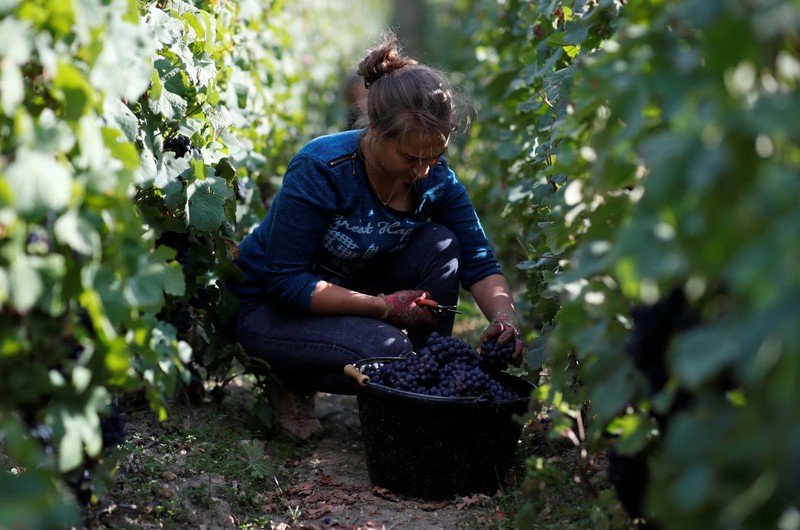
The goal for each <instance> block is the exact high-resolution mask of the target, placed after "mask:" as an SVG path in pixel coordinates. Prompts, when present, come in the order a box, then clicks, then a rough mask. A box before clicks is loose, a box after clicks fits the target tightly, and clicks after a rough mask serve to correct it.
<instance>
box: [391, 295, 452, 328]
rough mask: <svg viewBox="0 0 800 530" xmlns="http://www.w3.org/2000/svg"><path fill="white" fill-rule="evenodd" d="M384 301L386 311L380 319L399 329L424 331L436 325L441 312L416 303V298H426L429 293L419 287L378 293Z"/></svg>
mask: <svg viewBox="0 0 800 530" xmlns="http://www.w3.org/2000/svg"><path fill="white" fill-rule="evenodd" d="M378 296H379V297H380V298H381V299H382V300H383V301H384V302H386V312H385V313H384V315H383V316H382V317H381V320H383V321H385V322H388V323H389V324H391V325H393V326H397V327H398V328H400V329H405V330H416V331H426V330H430V329H433V328H435V327H436V324H437V323H438V322H439V318H441V314H437V313H436V312H435V311H431V310H430V308H429V307H426V306H424V305H419V304H417V301H418V300H423V299H428V297H429V296H430V294H429V293H428V292H427V291H422V290H419V289H413V290H407V291H397V292H396V293H392V294H380V295H378Z"/></svg>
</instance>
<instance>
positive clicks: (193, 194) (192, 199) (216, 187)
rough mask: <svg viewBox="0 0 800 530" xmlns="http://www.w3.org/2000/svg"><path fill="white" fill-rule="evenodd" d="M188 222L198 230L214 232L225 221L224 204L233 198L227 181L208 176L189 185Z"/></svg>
mask: <svg viewBox="0 0 800 530" xmlns="http://www.w3.org/2000/svg"><path fill="white" fill-rule="evenodd" d="M187 196H188V204H189V209H188V212H187V213H188V215H187V216H186V221H187V223H188V224H189V225H191V226H194V227H195V228H197V229H198V230H202V231H206V232H213V231H215V230H218V229H219V227H220V226H221V225H222V223H223V222H224V221H225V211H224V203H225V200H226V199H230V198H232V197H233V192H232V191H231V189H230V188H228V186H227V183H226V182H225V179H222V178H219V177H214V176H207V177H206V178H205V180H197V181H195V182H192V183H191V184H190V185H189V189H188V191H187Z"/></svg>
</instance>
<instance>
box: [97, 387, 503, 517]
mask: <svg viewBox="0 0 800 530" xmlns="http://www.w3.org/2000/svg"><path fill="white" fill-rule="evenodd" d="M233 390H234V392H233V393H232V395H231V396H229V397H226V399H225V403H224V404H208V403H207V404H205V405H201V406H184V407H183V410H181V408H178V409H175V410H173V411H172V412H171V414H172V416H171V420H170V421H168V422H158V421H157V420H156V419H155V417H154V415H153V413H151V412H150V411H148V410H140V411H133V412H129V413H127V424H128V427H127V430H128V433H129V436H133V438H134V441H133V442H132V443H130V442H129V445H133V446H134V447H135V450H129V451H128V452H127V454H126V456H124V457H123V459H122V462H121V464H120V469H119V471H118V472H117V477H116V480H117V483H116V485H115V486H114V487H113V488H112V489H111V490H110V491H108V492H107V493H106V494H105V495H103V496H102V497H101V500H100V503H99V504H98V505H96V506H94V507H93V508H92V509H91V510H88V511H87V513H86V516H87V524H86V528H89V529H101V528H137V529H150V528H174V529H177V528H199V529H204V530H222V529H236V528H269V529H280V530H288V529H301V528H302V529H342V530H345V529H346V530H378V529H382V530H383V529H385V530H388V529H393V528H425V529H430V530H436V529H455V528H497V523H498V521H499V520H503V519H505V517H506V516H505V515H504V514H503V513H502V510H501V509H500V506H501V504H502V502H503V497H502V495H501V494H500V493H498V494H497V495H496V496H495V497H489V496H486V495H483V494H478V495H473V496H468V497H458V498H455V499H453V500H450V501H444V502H430V501H424V500H419V499H410V498H404V497H401V496H398V495H394V494H393V493H392V492H390V491H388V490H386V489H383V488H380V487H375V486H373V485H372V484H371V483H370V479H369V476H368V474H367V470H366V466H365V451H364V445H363V442H362V439H361V429H360V422H359V418H358V404H357V401H356V397H355V396H341V395H330V394H318V396H317V405H316V415H317V417H318V418H319V419H320V421H321V423H322V425H323V428H324V434H323V436H322V437H320V438H318V439H316V440H314V441H311V442H307V443H306V444H303V445H302V446H292V445H287V444H286V443H285V441H284V445H283V447H284V448H285V447H290V450H289V452H288V453H285V452H282V451H281V450H279V449H278V447H280V445H279V444H277V443H274V442H272V441H271V440H270V439H269V438H267V439H266V440H265V439H263V438H258V437H254V436H253V435H252V434H248V431H247V430H246V429H244V428H243V424H244V423H245V422H244V416H246V407H244V403H245V402H246V401H247V400H248V399H250V398H251V395H252V392H249V390H248V389H246V388H245V387H238V388H233ZM237 399H238V400H240V403H238V404H237V403H236V400H237ZM237 416H238V417H237ZM203 422H206V423H205V425H213V426H214V427H215V428H219V429H223V430H224V429H231V430H232V431H231V432H236V433H238V431H239V430H241V431H242V433H243V434H242V436H241V438H240V439H239V442H238V444H239V445H240V446H241V447H238V448H236V447H233V448H231V447H228V448H220V447H218V446H217V444H218V443H219V442H217V441H215V440H195V439H191V438H186V437H185V436H184V437H183V438H182V440H183V441H180V439H181V436H176V437H173V439H172V440H171V441H170V442H169V443H167V444H165V443H164V442H163V440H164V435H165V433H169V432H170V431H174V432H180V433H183V432H184V430H185V429H187V428H189V427H192V426H197V425H203ZM208 422H213V423H208ZM212 436H213V435H212ZM159 440H162V441H161V442H159ZM245 446H247V447H245ZM253 447H256V448H259V449H258V451H259V454H264V455H266V461H268V463H269V466H270V469H271V470H272V471H274V472H268V473H264V476H263V480H262V481H261V482H260V483H259V484H258V485H256V486H255V487H254V486H253V484H252V483H245V482H246V480H244V479H241V469H239V470H238V471H239V474H238V475H237V474H236V473H235V472H229V473H228V474H227V476H226V473H225V471H224V469H222V467H223V466H222V465H220V466H219V467H214V466H211V468H210V469H205V470H204V469H201V468H199V466H198V465H197V464H196V461H195V460H192V457H193V455H194V456H195V457H196V456H198V453H206V454H212V453H213V454H217V453H219V454H223V453H222V452H221V451H223V450H224V451H234V452H235V453H237V454H243V453H244V452H245V450H246V449H248V448H249V449H252V448H253ZM261 448H263V453H262V452H261ZM224 454H227V453H224ZM154 462H155V464H154ZM239 465H243V466H245V467H246V466H248V465H253V463H252V462H250V463H249V464H248V462H247V461H246V459H243V460H242V462H240V464H239ZM276 470H277V471H276ZM231 476H239V477H240V478H239V480H234V479H232V478H231ZM279 477H280V478H279ZM198 492H211V493H205V494H202V495H200V494H198ZM244 498H246V499H247V502H241V503H240V502H238V500H239V499H244Z"/></svg>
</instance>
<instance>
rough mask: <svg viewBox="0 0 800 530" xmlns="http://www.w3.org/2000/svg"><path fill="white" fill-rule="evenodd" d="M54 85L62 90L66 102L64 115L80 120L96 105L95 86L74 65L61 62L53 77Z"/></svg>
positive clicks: (69, 118) (71, 119)
mask: <svg viewBox="0 0 800 530" xmlns="http://www.w3.org/2000/svg"><path fill="white" fill-rule="evenodd" d="M53 86H54V87H55V88H57V89H58V90H59V92H60V95H61V98H62V100H63V103H64V117H65V118H66V119H67V120H70V121H78V120H79V119H80V118H81V117H83V116H84V115H85V114H88V113H89V111H90V109H91V108H92V105H94V98H95V95H94V94H95V93H94V88H92V84H91V83H90V82H89V80H88V79H87V78H86V77H85V76H84V75H83V73H82V72H81V71H80V70H79V69H78V68H76V67H75V66H74V65H72V64H70V63H67V62H63V61H62V62H61V63H60V64H59V65H58V71H57V72H56V75H55V77H54V79H53Z"/></svg>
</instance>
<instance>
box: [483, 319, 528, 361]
mask: <svg viewBox="0 0 800 530" xmlns="http://www.w3.org/2000/svg"><path fill="white" fill-rule="evenodd" d="M492 341H495V342H497V343H498V344H508V343H509V342H512V341H513V342H514V354H513V359H514V360H515V361H516V363H517V364H519V363H520V362H521V361H522V347H523V344H522V337H520V333H519V324H518V323H517V320H516V319H515V318H514V317H510V316H503V315H500V316H496V317H494V318H493V319H492V321H491V323H490V324H489V327H487V328H486V330H485V331H484V332H483V335H481V338H480V339H478V345H477V346H476V347H475V349H476V350H480V348H481V346H483V345H484V344H486V343H487V342H492Z"/></svg>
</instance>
